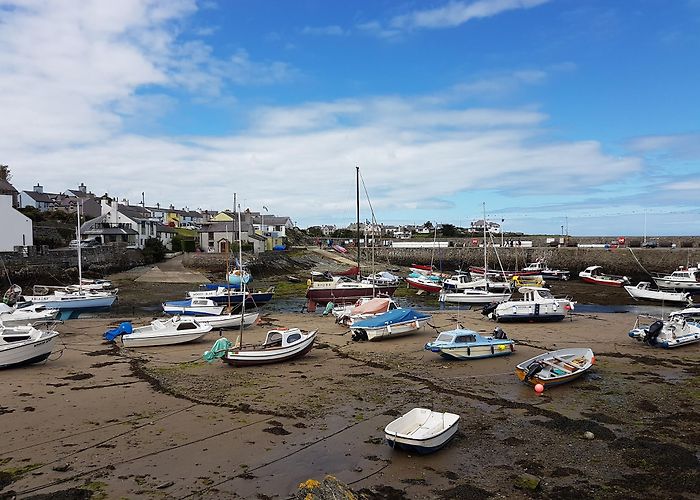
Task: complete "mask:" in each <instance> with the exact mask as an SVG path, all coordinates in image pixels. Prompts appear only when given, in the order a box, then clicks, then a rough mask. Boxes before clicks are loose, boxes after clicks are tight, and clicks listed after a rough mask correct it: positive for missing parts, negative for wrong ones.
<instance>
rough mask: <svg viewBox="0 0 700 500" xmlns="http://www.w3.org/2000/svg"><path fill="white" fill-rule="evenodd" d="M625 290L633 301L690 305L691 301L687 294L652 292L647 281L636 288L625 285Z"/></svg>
mask: <svg viewBox="0 0 700 500" xmlns="http://www.w3.org/2000/svg"><path fill="white" fill-rule="evenodd" d="M625 290H627V293H629V294H630V297H632V298H633V299H635V300H638V299H644V300H657V301H659V302H680V303H686V304H687V303H691V302H692V301H693V300H692V298H691V295H690V293H688V292H672V291H669V290H654V289H653V288H651V283H649V282H648V281H640V282H639V283H637V285H636V286H632V285H627V286H625Z"/></svg>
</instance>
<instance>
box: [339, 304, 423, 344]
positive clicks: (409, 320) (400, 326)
mask: <svg viewBox="0 0 700 500" xmlns="http://www.w3.org/2000/svg"><path fill="white" fill-rule="evenodd" d="M431 318H432V316H431V315H430V314H425V313H422V312H419V311H415V310H413V309H410V308H407V309H401V308H399V309H394V310H393V311H389V312H385V313H384V314H379V315H377V316H374V317H373V318H369V319H365V320H362V321H357V322H355V323H353V324H352V326H351V327H350V330H351V331H352V338H353V339H354V340H379V339H383V338H386V337H395V336H397V335H405V334H407V333H412V332H415V331H417V330H419V329H421V328H422V327H423V326H425V324H426V323H427V322H428V321H430V319H431Z"/></svg>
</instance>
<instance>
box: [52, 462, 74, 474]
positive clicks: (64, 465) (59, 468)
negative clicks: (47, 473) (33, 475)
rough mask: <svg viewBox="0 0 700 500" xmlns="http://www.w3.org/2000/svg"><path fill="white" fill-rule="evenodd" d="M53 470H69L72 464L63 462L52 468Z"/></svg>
mask: <svg viewBox="0 0 700 500" xmlns="http://www.w3.org/2000/svg"><path fill="white" fill-rule="evenodd" d="M51 469H52V470H55V471H56V472H67V471H69V470H70V465H69V464H61V465H56V466H54V467H52V468H51Z"/></svg>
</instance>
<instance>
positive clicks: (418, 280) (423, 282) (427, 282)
mask: <svg viewBox="0 0 700 500" xmlns="http://www.w3.org/2000/svg"><path fill="white" fill-rule="evenodd" d="M406 284H407V285H408V286H409V287H411V288H415V289H417V290H422V291H424V292H428V293H440V290H442V283H440V282H436V281H433V280H431V279H430V278H429V277H427V276H418V277H411V276H409V277H407V278H406Z"/></svg>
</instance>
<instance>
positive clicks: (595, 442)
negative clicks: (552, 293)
mask: <svg viewBox="0 0 700 500" xmlns="http://www.w3.org/2000/svg"><path fill="white" fill-rule="evenodd" d="M123 319H127V318H126V317H123V318H118V317H116V316H114V317H110V318H93V319H78V320H72V321H69V322H66V323H65V324H63V325H60V326H59V330H60V331H61V333H62V336H61V339H62V341H63V343H64V345H65V347H64V350H63V353H62V355H61V356H60V357H58V355H57V354H56V355H54V356H52V358H58V359H51V360H49V361H47V362H46V363H45V364H41V365H36V366H31V367H24V368H17V369H10V370H3V371H0V377H2V381H3V384H2V385H1V386H0V428H2V431H3V437H2V445H1V446H0V464H1V465H0V471H2V472H0V487H1V488H2V489H1V490H0V495H3V494H7V493H8V492H10V491H14V492H16V493H17V494H19V495H20V497H31V496H32V495H40V494H53V495H56V494H57V492H64V493H63V495H64V498H85V497H86V496H87V495H88V494H89V493H90V492H92V493H93V497H94V498H134V497H141V498H190V497H194V498H287V497H289V496H290V495H291V494H293V493H294V492H295V491H296V489H297V487H298V485H299V484H300V483H301V482H303V481H305V480H307V479H309V478H315V479H322V478H323V476H324V475H325V474H332V475H334V476H336V477H337V478H338V479H339V480H340V481H343V482H344V483H347V484H348V485H349V486H350V487H351V488H352V489H353V490H355V491H362V492H364V493H366V494H367V495H368V496H369V497H372V498H490V497H494V498H496V497H502V498H503V497H505V498H529V497H536V498H559V499H560V498H589V497H593V498H621V499H622V498H645V499H648V498H671V497H673V498H697V496H696V495H697V492H698V491H700V482H699V479H698V477H699V476H698V465H699V464H698V454H697V453H698V445H699V444H700V431H699V430H698V425H699V423H700V408H699V401H700V397H699V396H700V394H699V393H698V382H700V345H693V346H688V347H686V348H681V349H679V350H675V351H665V350H657V349H653V348H650V347H647V346H645V345H642V344H639V343H637V342H636V341H633V340H631V339H629V338H628V337H627V335H626V333H627V331H628V330H629V328H630V327H631V326H632V324H633V322H634V317H633V316H632V315H630V314H597V315H596V314H576V315H575V316H574V317H573V320H572V321H568V320H567V321H564V322H561V323H556V324H545V325H537V324H523V325H505V326H504V329H505V330H506V331H507V333H508V334H509V335H510V336H511V337H512V338H514V339H516V340H517V341H518V345H517V347H516V352H515V353H514V354H513V355H512V356H509V357H502V358H497V359H491V360H479V361H471V362H449V361H446V360H442V359H441V358H439V357H438V356H437V355H435V354H433V353H430V352H427V351H424V350H423V345H424V343H425V342H427V341H428V340H430V339H432V338H433V337H434V336H435V330H434V329H433V328H426V329H425V330H422V331H420V332H418V333H416V334H412V335H409V336H405V337H399V338H396V339H389V340H386V341H383V342H377V343H370V342H362V343H357V342H353V341H352V340H351V339H350V335H349V334H348V333H347V332H346V330H345V329H344V328H342V327H339V326H338V325H336V324H335V323H334V322H333V319H332V318H329V317H322V316H320V315H317V314H316V315H312V314H301V313H282V312H275V311H272V312H269V313H267V314H266V315H265V316H264V318H263V323H262V324H260V325H257V326H255V327H253V328H252V329H250V330H246V332H245V340H246V341H259V340H262V338H263V336H264V334H265V332H266V331H267V330H268V329H269V328H271V327H272V326H285V327H291V326H298V327H301V328H305V329H311V328H319V329H320V335H319V339H318V343H317V345H316V346H315V347H314V349H312V351H311V352H310V353H309V354H308V355H307V356H306V357H304V358H302V359H299V360H297V361H294V362H288V363H285V364H278V365H268V366H261V367H248V368H232V367H229V366H227V365H224V364H222V363H220V362H215V363H212V364H208V363H206V362H204V361H202V360H201V354H202V353H203V351H204V350H206V349H208V348H209V347H210V346H211V344H212V343H213V342H214V340H216V338H217V336H218V333H217V332H213V333H210V334H209V335H208V337H206V340H205V341H203V342H199V343H193V344H184V345H180V346H171V347H161V348H141V349H121V348H119V347H118V346H112V345H109V344H105V343H103V342H102V341H101V334H102V332H103V331H104V330H105V329H106V328H108V327H109V325H111V324H114V323H116V322H118V321H120V320H123ZM145 320H146V318H142V321H145ZM457 322H460V323H462V324H463V325H464V326H466V327H469V328H473V329H475V330H478V331H485V332H488V331H491V330H492V329H493V327H494V323H492V322H490V321H488V320H486V319H485V318H483V317H482V316H481V315H480V314H479V313H478V312H472V311H470V312H463V311H461V312H456V311H448V312H440V313H435V315H434V317H433V320H432V322H431V324H432V325H433V326H434V327H436V328H437V329H439V330H444V329H448V328H452V327H454V326H455V325H456V324H457ZM227 335H228V336H229V338H230V339H232V340H233V339H234V338H235V336H236V332H229V333H227ZM566 346H590V347H592V348H593V350H594V352H595V354H596V360H597V362H596V365H595V367H594V370H593V371H592V372H590V373H589V374H588V375H586V376H585V377H583V378H582V379H579V380H578V381H576V382H573V383H571V384H568V385H565V386H561V387H555V388H549V389H547V390H545V392H544V394H543V395H542V396H537V395H536V394H535V393H534V391H533V390H532V389H531V388H530V387H528V386H526V385H523V384H521V383H520V382H518V380H517V378H516V377H515V375H514V373H513V368H514V366H515V364H516V363H518V362H520V361H522V360H524V359H527V358H528V357H531V356H533V355H535V354H536V353H538V352H540V351H542V350H549V349H556V348H563V347H566ZM415 406H423V407H428V408H434V409H436V410H444V411H450V412H454V413H458V414H460V415H461V417H462V420H461V424H460V431H459V433H458V435H457V437H456V439H455V440H454V441H452V442H451V443H450V444H449V445H448V447H446V448H445V449H443V450H442V451H440V452H438V453H436V454H433V455H429V456H424V457H420V456H410V455H408V454H406V453H403V452H398V451H395V450H392V449H391V448H390V447H389V446H387V445H386V444H385V443H384V441H383V432H382V431H383V428H384V426H385V425H386V424H387V423H388V422H390V421H391V420H393V419H394V418H396V416H397V415H399V414H401V413H403V412H406V411H408V410H410V409H411V408H413V407H415ZM586 431H590V432H592V433H593V434H594V436H595V437H594V439H592V440H587V439H584V437H583V435H584V433H585V432H586ZM524 474H530V475H532V476H535V477H536V478H538V479H540V482H539V486H538V487H537V490H536V491H534V492H533V491H530V490H527V489H521V488H522V484H521V483H523V481H522V479H523V475H524ZM527 477H529V476H527ZM525 482H526V481H525ZM82 490H88V492H82V493H81V491H82ZM80 495H83V496H80Z"/></svg>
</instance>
